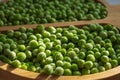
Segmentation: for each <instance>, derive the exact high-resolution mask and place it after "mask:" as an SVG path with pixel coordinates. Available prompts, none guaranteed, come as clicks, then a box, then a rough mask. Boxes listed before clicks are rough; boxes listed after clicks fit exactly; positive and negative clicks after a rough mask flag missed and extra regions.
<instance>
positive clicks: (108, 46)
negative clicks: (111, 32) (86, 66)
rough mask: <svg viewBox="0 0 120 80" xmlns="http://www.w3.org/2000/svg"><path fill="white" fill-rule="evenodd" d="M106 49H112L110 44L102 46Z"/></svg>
mask: <svg viewBox="0 0 120 80" xmlns="http://www.w3.org/2000/svg"><path fill="white" fill-rule="evenodd" d="M104 47H105V48H106V49H108V48H111V47H112V43H106V44H105V46H104Z"/></svg>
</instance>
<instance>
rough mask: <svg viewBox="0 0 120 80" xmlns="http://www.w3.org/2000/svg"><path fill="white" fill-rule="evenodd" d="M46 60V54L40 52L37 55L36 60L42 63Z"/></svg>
mask: <svg viewBox="0 0 120 80" xmlns="http://www.w3.org/2000/svg"><path fill="white" fill-rule="evenodd" d="M45 58H46V54H45V53H44V52H40V53H38V54H37V60H39V61H42V60H44V59H45Z"/></svg>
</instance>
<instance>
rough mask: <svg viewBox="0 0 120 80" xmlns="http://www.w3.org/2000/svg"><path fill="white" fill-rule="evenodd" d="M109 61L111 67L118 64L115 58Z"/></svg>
mask: <svg viewBox="0 0 120 80" xmlns="http://www.w3.org/2000/svg"><path fill="white" fill-rule="evenodd" d="M110 63H111V65H112V67H113V68H114V67H117V66H118V61H117V60H116V59H113V60H111V61H110Z"/></svg>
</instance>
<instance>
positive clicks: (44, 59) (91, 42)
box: [0, 24, 120, 76]
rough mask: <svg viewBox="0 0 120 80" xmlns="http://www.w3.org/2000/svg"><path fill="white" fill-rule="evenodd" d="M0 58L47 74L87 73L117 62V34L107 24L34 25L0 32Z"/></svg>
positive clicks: (119, 46) (119, 59)
mask: <svg viewBox="0 0 120 80" xmlns="http://www.w3.org/2000/svg"><path fill="white" fill-rule="evenodd" d="M0 60H1V61H4V62H6V63H9V64H10V65H12V66H14V67H16V68H21V69H24V70H28V71H33V72H38V73H41V74H48V75H68V76H70V75H78V76H80V75H88V74H93V73H98V72H103V71H106V70H109V69H111V68H114V67H116V66H118V65H120V34H119V30H118V29H117V28H116V27H115V26H113V25H110V24H103V25H102V24H88V25H84V26H82V27H81V28H79V26H78V27H76V26H74V25H70V26H68V27H66V28H61V27H56V28H55V27H53V26H49V27H47V28H45V27H44V25H38V26H37V27H36V28H35V29H32V28H25V27H20V28H19V30H17V31H14V30H9V31H7V32H6V34H4V33H2V32H1V33H0Z"/></svg>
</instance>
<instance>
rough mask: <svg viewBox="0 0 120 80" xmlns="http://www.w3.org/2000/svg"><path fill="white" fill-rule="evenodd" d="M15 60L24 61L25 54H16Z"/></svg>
mask: <svg viewBox="0 0 120 80" xmlns="http://www.w3.org/2000/svg"><path fill="white" fill-rule="evenodd" d="M17 59H18V60H20V61H24V60H25V59H26V54H25V53H24V52H19V53H17Z"/></svg>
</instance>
